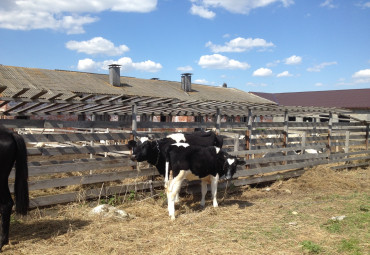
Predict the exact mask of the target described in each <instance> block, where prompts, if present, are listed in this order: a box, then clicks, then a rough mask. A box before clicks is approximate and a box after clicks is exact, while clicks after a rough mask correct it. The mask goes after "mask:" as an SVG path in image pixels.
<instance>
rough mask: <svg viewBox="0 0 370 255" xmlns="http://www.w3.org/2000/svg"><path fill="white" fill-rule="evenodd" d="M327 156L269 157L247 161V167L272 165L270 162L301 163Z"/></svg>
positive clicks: (322, 154) (323, 154)
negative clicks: (261, 164) (301, 161)
mask: <svg viewBox="0 0 370 255" xmlns="http://www.w3.org/2000/svg"><path fill="white" fill-rule="evenodd" d="M326 157H327V155H326V154H325V153H320V154H303V155H287V156H278V157H268V158H258V159H250V160H247V165H251V164H260V163H270V162H282V161H299V160H308V159H319V158H320V159H324V158H326Z"/></svg>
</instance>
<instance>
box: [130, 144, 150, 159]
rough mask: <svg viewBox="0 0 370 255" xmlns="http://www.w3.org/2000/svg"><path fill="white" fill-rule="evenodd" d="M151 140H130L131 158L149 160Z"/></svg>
mask: <svg viewBox="0 0 370 255" xmlns="http://www.w3.org/2000/svg"><path fill="white" fill-rule="evenodd" d="M150 147H151V146H150V142H149V141H145V142H143V143H142V142H140V141H138V142H136V141H134V140H130V141H129V142H128V148H129V149H130V150H132V155H131V160H133V161H138V162H142V161H145V160H148V156H149V150H150Z"/></svg>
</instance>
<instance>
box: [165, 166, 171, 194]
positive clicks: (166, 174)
mask: <svg viewBox="0 0 370 255" xmlns="http://www.w3.org/2000/svg"><path fill="white" fill-rule="evenodd" d="M169 166H170V163H169V162H166V173H165V176H164V187H165V188H167V187H168V168H169Z"/></svg>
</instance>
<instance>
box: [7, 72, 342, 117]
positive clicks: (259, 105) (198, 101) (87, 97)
mask: <svg viewBox="0 0 370 255" xmlns="http://www.w3.org/2000/svg"><path fill="white" fill-rule="evenodd" d="M120 81H121V86H120V87H114V86H112V85H110V84H109V76H108V75H104V74H94V73H82V72H73V71H61V70H47V69H35V68H24V67H12V66H3V65H0V101H1V103H0V107H1V106H5V105H6V106H7V107H6V109H4V110H3V111H2V112H0V114H1V115H10V116H32V115H53V114H58V115H60V114H61V115H63V114H66V115H67V114H68V115H71V114H78V115H79V114H99V115H100V114H102V115H103V114H114V115H130V114H132V106H133V105H136V107H137V110H138V114H148V115H178V116H199V115H203V116H204V115H211V116H212V115H215V114H216V112H217V110H219V111H221V114H223V115H227V116H247V115H248V112H249V111H253V115H284V113H286V112H289V115H290V116H291V115H299V116H302V115H313V114H324V113H328V112H332V113H342V114H344V113H346V112H347V111H344V110H341V109H338V108H321V107H289V106H285V107H282V106H278V105H277V104H276V103H275V102H272V101H270V100H267V99H265V98H262V97H260V96H256V95H253V94H251V93H247V92H244V91H241V90H238V89H234V88H223V87H214V86H206V85H200V84H192V91H190V92H185V91H183V90H182V89H181V83H180V82H173V81H162V80H148V79H138V78H133V77H120Z"/></svg>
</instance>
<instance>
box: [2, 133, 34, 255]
mask: <svg viewBox="0 0 370 255" xmlns="http://www.w3.org/2000/svg"><path fill="white" fill-rule="evenodd" d="M0 164H1V166H0V215H1V226H0V252H1V248H2V247H3V246H4V245H6V244H8V243H9V227H10V215H11V212H12V207H13V205H14V201H13V199H12V196H11V195H10V190H9V186H8V177H9V174H10V171H11V170H12V168H13V166H14V164H15V182H14V197H15V211H16V213H19V214H26V213H27V210H28V205H29V196H28V183H27V179H28V166H27V148H26V144H25V142H24V140H23V138H22V136H20V135H18V134H16V133H13V132H11V131H9V130H8V129H6V128H4V127H2V126H0Z"/></svg>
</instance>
